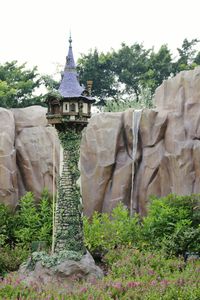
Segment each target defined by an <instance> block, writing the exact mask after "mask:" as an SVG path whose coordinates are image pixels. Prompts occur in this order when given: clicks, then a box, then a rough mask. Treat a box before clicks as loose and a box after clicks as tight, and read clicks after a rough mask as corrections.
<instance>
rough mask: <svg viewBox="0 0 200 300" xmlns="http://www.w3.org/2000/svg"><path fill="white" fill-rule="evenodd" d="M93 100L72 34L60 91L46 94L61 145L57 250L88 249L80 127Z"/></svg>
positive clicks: (48, 117) (56, 224)
mask: <svg viewBox="0 0 200 300" xmlns="http://www.w3.org/2000/svg"><path fill="white" fill-rule="evenodd" d="M90 83H91V82H89V84H90ZM93 102H95V100H94V99H93V98H92V97H91V96H90V92H89V91H88V90H87V89H86V88H85V87H84V86H81V85H80V83H79V80H78V74H77V71H76V66H75V62H74V56H73V51H72V39H71V37H70V38H69V50H68V55H67V57H66V64H65V68H64V72H63V74H62V79H61V83H60V86H59V89H58V93H57V95H49V97H48V98H47V103H48V112H47V120H48V123H49V124H52V125H54V126H55V128H56V129H57V131H58V136H59V139H60V142H61V145H62V151H61V159H60V160H61V166H60V178H59V180H58V185H57V190H58V193H57V205H56V212H55V236H54V240H55V246H54V250H55V252H60V251H62V250H69V251H76V252H80V253H84V252H85V248H84V243H83V228H82V217H81V215H82V205H81V202H80V192H79V188H78V186H77V180H78V178H79V171H78V160H79V145H80V139H81V131H82V129H83V128H84V127H85V126H86V125H87V123H88V119H89V118H90V116H91V104H92V103H93Z"/></svg>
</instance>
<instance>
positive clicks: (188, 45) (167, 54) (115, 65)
mask: <svg viewBox="0 0 200 300" xmlns="http://www.w3.org/2000/svg"><path fill="white" fill-rule="evenodd" d="M198 43H199V40H197V39H196V38H195V39H192V40H188V39H184V40H183V42H182V45H181V47H179V48H177V53H178V56H177V57H173V55H172V53H171V51H170V49H169V48H168V45H167V44H164V45H161V47H160V48H159V49H158V50H157V51H155V49H154V48H150V49H145V47H144V45H143V44H139V43H134V44H133V45H130V46H128V45H126V44H125V43H122V44H121V47H120V48H119V49H118V50H111V51H110V52H107V53H103V52H99V51H98V50H97V49H94V50H90V51H89V53H88V54H82V55H81V57H80V58H79V59H78V63H77V71H78V73H79V79H80V82H81V83H82V84H84V85H85V86H87V81H88V80H92V81H93V87H92V95H93V96H95V97H97V98H99V100H101V101H100V102H101V103H105V102H106V100H108V99H114V101H118V100H120V99H126V100H127V99H129V100H130V99H132V101H133V100H134V101H135V102H139V101H140V99H141V98H142V97H144V95H148V99H150V98H152V96H153V95H154V93H155V90H156V88H157V87H158V86H159V85H160V84H161V83H162V82H163V80H165V79H167V78H169V77H172V76H174V75H176V74H177V73H178V72H180V71H182V70H190V69H193V68H194V67H195V66H197V65H200V51H197V49H196V46H197V44H198ZM41 86H45V87H46V88H47V92H48V93H49V92H50V93H51V92H52V91H53V92H55V91H56V90H57V89H58V86H59V83H58V82H57V81H56V80H54V79H53V77H52V76H50V75H43V76H40V75H39V74H38V72H37V67H34V68H32V69H27V67H26V64H25V63H24V64H21V65H20V64H18V62H17V61H12V62H6V63H5V64H0V106H2V107H5V108H11V107H13V108H14V107H26V106H30V105H33V104H40V105H44V101H43V100H44V97H45V95H41V94H40V95H39V96H37V95H36V93H35V91H36V90H37V89H38V88H40V87H41ZM149 95H150V97H149ZM126 104H127V103H126Z"/></svg>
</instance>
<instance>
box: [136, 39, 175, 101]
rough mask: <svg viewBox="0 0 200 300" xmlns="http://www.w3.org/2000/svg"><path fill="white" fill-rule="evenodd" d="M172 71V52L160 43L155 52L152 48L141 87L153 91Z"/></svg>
mask: <svg viewBox="0 0 200 300" xmlns="http://www.w3.org/2000/svg"><path fill="white" fill-rule="evenodd" d="M172 72H173V64H172V54H171V53H170V50H169V49H168V46H167V45H162V46H161V47H160V49H159V50H158V52H157V53H156V52H155V50H154V49H153V50H152V51H151V53H150V57H149V60H148V70H147V71H146V73H145V74H144V79H143V82H142V83H141V84H142V86H143V87H146V88H148V89H149V90H150V91H151V95H153V94H154V93H155V90H156V88H157V87H158V86H159V85H161V84H162V82H163V80H164V79H167V78H169V77H170V76H171V75H172Z"/></svg>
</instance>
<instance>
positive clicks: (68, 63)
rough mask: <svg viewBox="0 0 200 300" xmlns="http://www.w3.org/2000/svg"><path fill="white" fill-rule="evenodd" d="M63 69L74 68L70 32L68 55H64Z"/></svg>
mask: <svg viewBox="0 0 200 300" xmlns="http://www.w3.org/2000/svg"><path fill="white" fill-rule="evenodd" d="M65 69H66V70H67V69H76V65H75V61H74V55H73V51H72V37H71V33H70V36H69V50H68V55H67V57H66V65H65Z"/></svg>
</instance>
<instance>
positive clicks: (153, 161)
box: [0, 67, 200, 216]
mask: <svg viewBox="0 0 200 300" xmlns="http://www.w3.org/2000/svg"><path fill="white" fill-rule="evenodd" d="M154 101H155V109H144V110H142V111H141V112H140V111H135V112H134V111H133V110H131V109H130V110H127V111H125V112H122V113H101V114H96V115H94V116H93V117H92V118H91V120H90V122H89V124H88V126H87V128H85V129H84V131H83V137H82V142H81V157H80V168H81V186H82V196H83V206H84V212H85V214H86V215H88V216H91V215H92V213H93V212H94V211H95V210H97V211H100V212H101V211H103V212H110V211H111V210H112V208H113V207H115V206H116V204H117V203H118V202H119V201H122V202H123V203H124V204H125V205H126V206H127V207H129V208H130V210H132V211H137V212H140V213H141V214H145V213H146V208H147V203H148V201H149V197H150V195H157V196H165V195H167V194H169V193H176V194H180V195H188V194H191V193H200V67H198V68H196V69H195V70H193V71H183V72H181V73H179V74H178V75H177V76H176V77H174V78H171V79H168V80H166V81H164V82H163V84H162V85H161V86H160V87H159V88H158V89H157V91H156V95H155V99H154ZM45 114H46V109H45V108H42V107H39V106H35V107H29V108H24V109H13V110H6V109H3V108H1V109H0V202H3V203H7V204H10V205H12V206H16V205H17V201H18V199H19V198H20V197H21V196H22V195H24V194H25V192H26V191H32V192H34V194H35V195H36V198H39V195H40V193H41V191H42V190H43V188H44V187H47V188H48V189H49V190H50V191H52V186H53V183H52V173H53V172H52V166H53V162H52V151H53V144H54V141H55V144H56V155H55V158H56V166H57V167H56V173H58V161H59V142H58V140H57V135H56V133H55V131H54V129H53V128H51V127H48V126H47V121H46V117H45Z"/></svg>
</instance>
